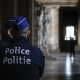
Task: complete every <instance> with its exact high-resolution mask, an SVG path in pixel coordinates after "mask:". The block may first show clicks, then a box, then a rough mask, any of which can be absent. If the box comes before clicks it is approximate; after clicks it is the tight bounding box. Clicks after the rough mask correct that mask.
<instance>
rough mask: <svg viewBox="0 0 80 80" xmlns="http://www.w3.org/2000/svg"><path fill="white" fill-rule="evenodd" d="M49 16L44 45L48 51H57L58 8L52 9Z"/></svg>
mask: <svg viewBox="0 0 80 80" xmlns="http://www.w3.org/2000/svg"><path fill="white" fill-rule="evenodd" d="M49 14H50V26H49V30H48V34H47V35H48V37H47V41H46V43H47V45H48V47H49V50H50V51H55V50H57V51H59V8H52V9H51V10H50V13H49Z"/></svg>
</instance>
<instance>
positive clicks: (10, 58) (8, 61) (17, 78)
mask: <svg viewBox="0 0 80 80" xmlns="http://www.w3.org/2000/svg"><path fill="white" fill-rule="evenodd" d="M12 28H13V29H12V35H13V36H14V38H13V43H11V44H10V45H8V46H6V47H4V48H2V49H1V50H0V52H1V54H3V67H2V78H3V80H40V77H42V75H43V73H44V65H45V57H44V55H43V53H42V51H41V50H40V49H39V48H38V47H35V46H31V45H29V44H28V43H27V37H28V36H29V34H30V31H29V24H28V22H27V20H26V18H24V17H23V16H19V17H18V18H17V19H16V20H15V22H14V23H13V27H12Z"/></svg>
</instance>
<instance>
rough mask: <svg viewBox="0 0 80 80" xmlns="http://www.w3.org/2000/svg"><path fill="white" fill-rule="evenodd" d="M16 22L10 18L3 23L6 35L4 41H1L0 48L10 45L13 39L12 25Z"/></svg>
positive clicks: (3, 37)
mask: <svg viewBox="0 0 80 80" xmlns="http://www.w3.org/2000/svg"><path fill="white" fill-rule="evenodd" d="M14 21H15V19H13V18H8V19H6V20H4V21H3V26H4V34H3V35H2V39H1V40H0V47H2V46H6V45H8V44H9V43H10V42H9V40H10V37H11V38H12V36H11V34H9V33H10V31H11V28H12V24H13V22H14Z"/></svg>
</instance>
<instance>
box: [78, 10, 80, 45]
mask: <svg viewBox="0 0 80 80" xmlns="http://www.w3.org/2000/svg"><path fill="white" fill-rule="evenodd" d="M78 45H80V11H79V10H78Z"/></svg>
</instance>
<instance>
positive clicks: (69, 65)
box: [66, 56, 71, 75]
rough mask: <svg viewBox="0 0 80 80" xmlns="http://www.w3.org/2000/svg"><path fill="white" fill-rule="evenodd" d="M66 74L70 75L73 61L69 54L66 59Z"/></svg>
mask: <svg viewBox="0 0 80 80" xmlns="http://www.w3.org/2000/svg"><path fill="white" fill-rule="evenodd" d="M66 74H68V75H70V74H71V63H70V57H69V56H67V59H66Z"/></svg>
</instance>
